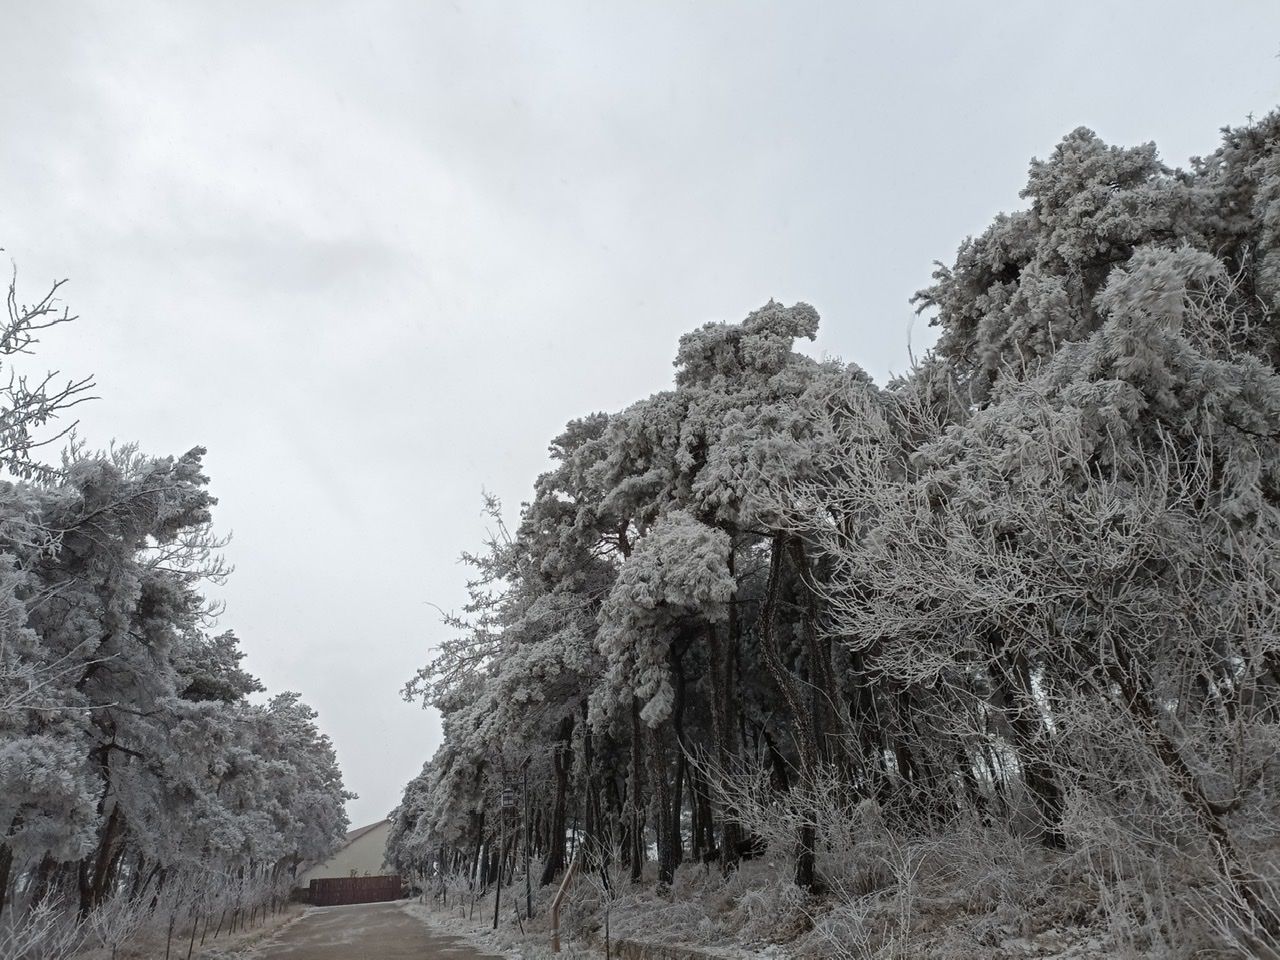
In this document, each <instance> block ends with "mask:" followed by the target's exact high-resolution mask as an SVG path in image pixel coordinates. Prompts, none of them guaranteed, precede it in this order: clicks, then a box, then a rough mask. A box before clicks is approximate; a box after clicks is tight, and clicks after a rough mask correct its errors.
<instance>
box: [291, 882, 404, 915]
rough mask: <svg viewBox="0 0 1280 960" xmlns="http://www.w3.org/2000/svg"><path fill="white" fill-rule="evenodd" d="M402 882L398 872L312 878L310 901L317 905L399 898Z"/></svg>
mask: <svg viewBox="0 0 1280 960" xmlns="http://www.w3.org/2000/svg"><path fill="white" fill-rule="evenodd" d="M402 888H403V884H402V883H401V882H400V876H399V874H390V875H389V876H381V877H326V878H325V879H323V880H312V881H311V891H310V894H311V895H310V898H309V899H310V902H311V904H312V905H313V906H317V907H333V906H337V905H338V904H340V903H380V902H382V901H384V900H399V899H400V892H401V890H402Z"/></svg>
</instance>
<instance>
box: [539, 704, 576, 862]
mask: <svg viewBox="0 0 1280 960" xmlns="http://www.w3.org/2000/svg"><path fill="white" fill-rule="evenodd" d="M572 736H573V716H572V715H569V716H567V717H565V718H564V719H562V720H561V721H560V729H559V732H558V734H557V738H556V748H555V753H554V754H553V755H552V764H553V765H554V768H555V773H556V798H555V803H554V805H553V807H552V814H551V824H550V828H551V829H550V836H548V837H547V857H546V860H544V861H543V864H542V878H541V880H540V881H539V882H540V883H541V884H542V886H544V887H545V886H548V885H549V884H550V883H551V882H552V881H553V880H554V879H555V878H556V877H557V876H558V875H559V874H560V873H561V872H563V870H564V867H565V862H564V845H565V827H566V826H567V824H566V819H567V816H566V815H567V808H568V798H569V771H570V769H571V768H572V766H573V757H572V750H571V749H570V738H571V737H572Z"/></svg>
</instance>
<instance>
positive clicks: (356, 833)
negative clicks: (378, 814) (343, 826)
mask: <svg viewBox="0 0 1280 960" xmlns="http://www.w3.org/2000/svg"><path fill="white" fill-rule="evenodd" d="M390 822H391V821H390V820H389V819H382V820H375V821H374V822H373V823H371V824H369V825H368V826H365V827H357V828H356V829H355V830H349V831H347V839H346V842H344V843H343V844H342V845H343V846H344V847H345V846H347V845H348V844H351V843H355V842H356V841H357V840H359V839H360V838H361V837H363V836H364V835H365V834H366V833H369V832H370V831H371V830H376V829H378V827H380V826H382V825H383V824H387V823H390Z"/></svg>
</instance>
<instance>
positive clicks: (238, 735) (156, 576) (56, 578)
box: [0, 283, 348, 960]
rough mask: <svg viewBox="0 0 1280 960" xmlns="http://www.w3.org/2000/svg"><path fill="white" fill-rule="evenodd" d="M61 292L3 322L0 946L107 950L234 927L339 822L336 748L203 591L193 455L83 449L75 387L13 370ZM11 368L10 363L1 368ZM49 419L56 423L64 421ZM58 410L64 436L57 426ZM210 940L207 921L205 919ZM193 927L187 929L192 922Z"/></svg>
mask: <svg viewBox="0 0 1280 960" xmlns="http://www.w3.org/2000/svg"><path fill="white" fill-rule="evenodd" d="M59 286H60V285H54V287H53V289H51V290H50V291H49V292H48V294H47V295H45V296H44V297H43V298H41V299H40V300H37V301H35V302H34V303H24V302H22V301H20V300H19V297H18V292H17V286H16V283H15V284H11V285H10V287H9V293H8V313H7V317H5V318H2V319H3V323H2V325H0V360H3V362H4V366H5V367H7V368H8V369H6V370H4V373H5V375H6V377H5V379H6V380H8V386H7V387H6V388H0V467H3V470H4V475H5V477H6V479H4V480H3V481H0V957H4V958H6V960H7V958H17V957H22V958H41V957H48V958H55V957H56V958H63V957H67V956H70V955H72V954H74V953H76V952H77V951H78V950H81V949H87V948H91V947H95V946H97V947H100V948H105V949H108V950H111V951H113V952H112V955H113V956H114V950H115V948H116V947H118V946H119V945H120V944H121V943H123V942H125V941H126V940H128V938H129V937H130V935H132V934H133V933H136V932H137V931H138V930H139V928H140V926H142V925H144V924H147V923H150V922H153V921H154V922H159V923H160V924H161V925H162V926H163V925H164V924H165V923H167V925H168V929H169V933H170V934H172V933H173V930H174V926H175V924H177V925H178V926H179V927H188V928H190V929H192V930H193V931H194V929H195V925H196V924H197V923H198V922H199V921H200V920H201V919H203V920H204V921H205V929H204V932H205V934H206V935H208V934H209V933H210V932H211V931H210V929H209V928H210V926H211V924H210V922H209V920H210V918H211V917H212V918H213V919H215V920H217V922H218V923H219V926H220V927H225V928H230V927H231V926H233V925H234V924H236V923H237V922H240V923H243V919H244V917H246V916H247V915H249V914H250V912H253V913H255V914H260V913H261V912H262V911H263V910H264V908H266V907H269V906H270V905H273V904H275V905H278V904H279V903H280V902H282V901H283V899H284V897H285V896H287V893H288V887H289V880H290V874H291V872H292V870H293V868H294V867H295V866H296V865H297V864H298V863H299V862H300V861H301V860H308V859H315V858H320V857H323V856H326V855H327V854H328V853H329V852H331V851H332V850H333V849H334V848H335V847H336V845H337V844H338V843H339V842H340V841H341V840H342V838H343V836H344V833H345V830H346V824H347V819H346V813H345V811H344V804H345V801H346V799H347V797H348V794H347V793H346V791H344V789H343V785H342V778H341V774H340V772H339V769H338V766H337V761H336V757H335V754H334V751H333V747H332V745H331V743H330V742H329V740H328V738H327V737H325V736H324V735H323V734H321V733H320V732H319V730H318V728H317V726H316V723H315V719H316V714H315V713H314V711H312V710H311V709H310V708H309V707H307V706H306V705H305V704H303V703H302V702H301V701H300V699H299V697H298V696H297V695H296V694H293V693H284V694H279V695H277V696H274V697H272V698H270V699H266V700H264V699H263V698H262V697H259V696H255V695H257V694H260V693H262V692H263V688H262V686H261V684H260V683H259V682H258V681H257V680H256V679H255V678H254V677H252V676H250V675H249V674H248V673H247V672H245V670H244V669H243V668H242V666H241V660H242V657H243V654H242V653H241V651H240V649H239V645H238V641H237V639H236V636H235V634H234V633H231V632H218V633H214V632H213V630H212V624H213V622H214V620H215V615H216V613H217V612H218V611H217V609H216V606H215V605H214V604H212V603H211V602H210V601H209V600H208V599H207V598H206V597H205V596H204V595H203V594H202V592H201V591H202V587H203V586H204V585H206V584H208V583H210V582H213V583H221V582H222V581H223V580H224V579H225V577H226V576H227V574H228V573H229V572H230V571H229V569H228V567H227V566H226V565H225V563H224V561H223V560H222V556H221V548H222V547H223V546H224V544H225V541H223V540H221V539H220V538H218V537H217V536H216V535H215V533H214V532H213V529H212V522H213V520H212V510H213V507H214V505H215V504H216V500H215V499H214V497H212V496H211V495H210V493H209V490H208V482H209V481H208V477H207V476H206V475H205V473H204V467H203V464H202V457H203V455H204V452H205V451H204V450H203V449H201V448H198V447H197V448H195V449H193V450H191V451H189V452H187V453H185V454H183V455H182V456H176V457H174V456H170V457H151V456H146V455H144V454H142V453H141V452H140V451H139V450H138V449H137V448H136V447H134V446H129V445H126V446H117V447H113V448H112V449H109V450H107V451H92V450H89V449H87V448H86V447H85V446H83V445H82V444H80V443H77V442H75V441H74V439H71V440H70V442H69V444H68V446H67V449H66V451H65V452H64V453H63V455H62V457H61V459H60V461H59V462H55V463H48V462H46V461H45V460H44V459H43V458H42V457H41V453H42V452H44V451H45V450H47V449H49V447H50V445H51V444H55V443H59V442H65V441H67V440H68V439H69V438H71V437H72V436H73V435H72V434H71V433H70V432H69V427H70V425H69V424H67V422H66V418H67V417H69V416H70V414H71V412H72V408H73V407H75V406H76V405H77V404H79V403H81V402H84V401H86V400H88V399H91V392H92V389H93V384H92V382H91V381H90V380H88V379H85V380H79V381H74V380H73V381H71V382H68V383H66V384H62V382H61V381H57V380H55V379H54V377H53V375H50V376H47V377H42V378H27V377H24V376H23V374H22V371H21V361H22V356H21V355H22V354H27V353H30V352H31V350H32V348H33V345H34V344H35V343H36V342H37V341H38V338H39V337H40V336H41V335H43V331H45V330H47V329H48V328H50V327H56V326H59V325H60V324H63V323H66V322H68V321H70V320H72V319H74V318H72V317H71V316H70V315H69V314H68V313H67V312H66V310H65V308H63V307H61V306H60V305H59V303H58V299H57V294H58V291H59ZM15 363H18V364H19V367H18V368H17V369H15ZM59 416H61V417H62V418H63V419H62V420H61V421H59V419H58V418H59ZM60 424H61V426H62V429H61V431H59V430H58V429H57V428H58V426H59V425H60ZM213 935H215V936H216V935H217V931H214V932H213ZM192 939H193V940H194V933H192Z"/></svg>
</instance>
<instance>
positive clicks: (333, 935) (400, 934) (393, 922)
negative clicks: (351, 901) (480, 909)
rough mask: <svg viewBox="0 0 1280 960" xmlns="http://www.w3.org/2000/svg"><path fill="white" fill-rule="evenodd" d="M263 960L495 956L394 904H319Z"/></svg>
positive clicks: (484, 959) (268, 946) (266, 948)
mask: <svg viewBox="0 0 1280 960" xmlns="http://www.w3.org/2000/svg"><path fill="white" fill-rule="evenodd" d="M262 957H263V958H264V960H494V958H493V957H492V955H491V954H483V953H477V952H476V951H475V950H474V949H473V948H472V947H470V946H468V945H467V944H465V943H463V942H462V941H461V940H458V939H456V938H454V937H449V936H445V935H443V934H439V933H435V932H433V931H432V930H431V929H430V928H429V927H428V926H426V924H424V923H423V922H422V921H421V920H419V919H417V918H416V917H411V916H409V914H407V913H405V912H404V911H403V910H401V909H400V905H399V904H395V903H364V904H359V905H356V906H350V907H316V908H314V909H312V910H309V911H307V913H306V914H305V915H304V916H303V917H302V919H301V920H299V921H297V922H296V923H293V924H290V925H289V926H288V927H287V928H286V929H284V930H283V931H281V932H280V933H278V934H276V935H275V936H274V937H273V938H272V939H271V940H269V941H267V942H266V943H264V944H263V946H262Z"/></svg>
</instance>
